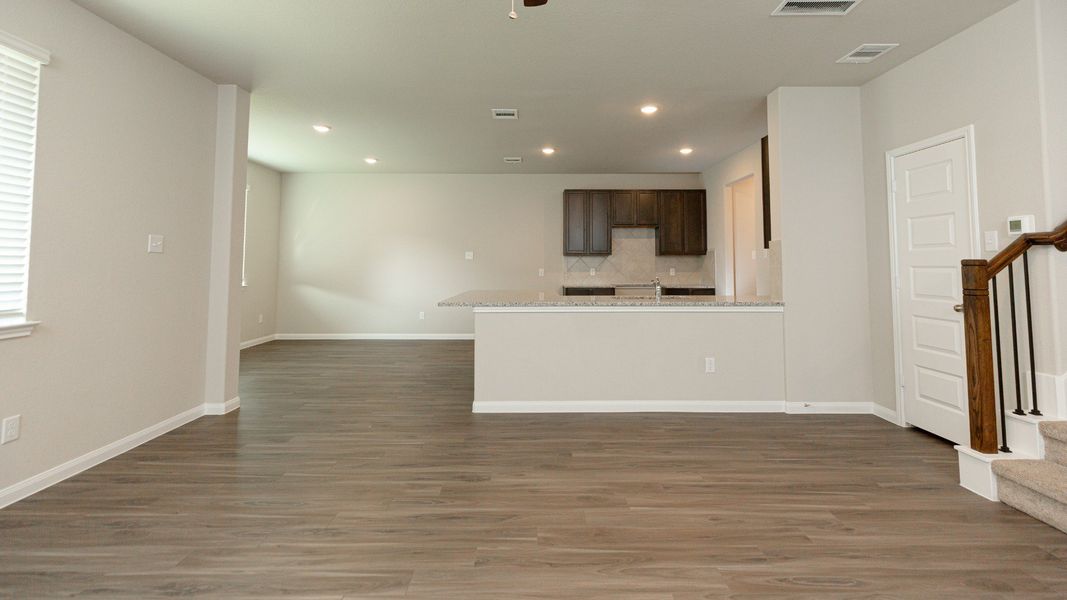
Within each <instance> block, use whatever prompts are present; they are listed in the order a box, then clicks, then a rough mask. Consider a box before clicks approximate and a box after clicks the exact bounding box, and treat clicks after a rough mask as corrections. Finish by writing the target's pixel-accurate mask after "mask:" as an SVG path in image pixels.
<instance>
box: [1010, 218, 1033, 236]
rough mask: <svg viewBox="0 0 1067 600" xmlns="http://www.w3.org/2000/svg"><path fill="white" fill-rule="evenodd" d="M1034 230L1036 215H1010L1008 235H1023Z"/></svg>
mask: <svg viewBox="0 0 1067 600" xmlns="http://www.w3.org/2000/svg"><path fill="white" fill-rule="evenodd" d="M1034 231H1035V227H1034V215H1020V216H1018V217H1008V235H1022V234H1024V233H1033V232H1034Z"/></svg>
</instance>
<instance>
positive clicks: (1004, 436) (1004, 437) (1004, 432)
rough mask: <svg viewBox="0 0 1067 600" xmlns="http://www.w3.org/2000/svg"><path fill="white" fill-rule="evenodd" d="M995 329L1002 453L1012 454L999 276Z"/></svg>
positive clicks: (994, 306)
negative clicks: (1001, 330) (1006, 403)
mask: <svg viewBox="0 0 1067 600" xmlns="http://www.w3.org/2000/svg"><path fill="white" fill-rule="evenodd" d="M993 327H994V328H995V329H994V332H995V333H996V340H997V347H996V353H997V385H998V387H999V388H1000V394H999V395H998V398H1000V451H1001V452H1011V448H1008V424H1007V416H1005V415H1006V414H1007V411H1005V410H1004V367H1003V366H1002V362H1003V361H1002V360H1001V356H1000V355H1001V350H1002V347H1001V345H1000V297H999V294H997V276H996V275H994V276H993Z"/></svg>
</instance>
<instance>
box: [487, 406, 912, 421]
mask: <svg viewBox="0 0 1067 600" xmlns="http://www.w3.org/2000/svg"><path fill="white" fill-rule="evenodd" d="M876 407H877V408H876ZM879 410H881V411H886V410H887V409H885V408H883V407H881V406H878V405H877V404H874V403H872V402H779V401H776V400H766V401H762V400H738V401H716V400H543V401H541V400H538V401H521V402H509V401H507V400H489V401H480V402H479V401H475V402H474V404H473V406H472V407H471V411H472V412H475V413H502V414H503V413H524V414H536V413H545V414H552V413H657V412H659V413H679V412H682V413H785V414H790V415H800V414H818V415H871V414H873V415H876V416H879V417H882V414H879V412H878V411H879ZM882 418H885V417H882ZM886 420H887V421H890V422H893V423H894V424H896V423H895V421H892V420H891V419H886Z"/></svg>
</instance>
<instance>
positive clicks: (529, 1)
mask: <svg viewBox="0 0 1067 600" xmlns="http://www.w3.org/2000/svg"><path fill="white" fill-rule="evenodd" d="M545 4H548V0H522V5H523V6H525V7H530V6H544V5H545Z"/></svg>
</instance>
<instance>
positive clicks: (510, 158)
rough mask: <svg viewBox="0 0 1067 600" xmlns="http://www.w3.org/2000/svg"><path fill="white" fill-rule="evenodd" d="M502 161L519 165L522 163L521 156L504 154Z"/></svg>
mask: <svg viewBox="0 0 1067 600" xmlns="http://www.w3.org/2000/svg"><path fill="white" fill-rule="evenodd" d="M504 162H506V163H508V164H509V165H519V164H522V157H521V156H505V157H504Z"/></svg>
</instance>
